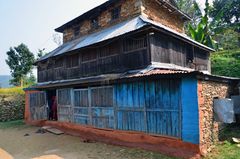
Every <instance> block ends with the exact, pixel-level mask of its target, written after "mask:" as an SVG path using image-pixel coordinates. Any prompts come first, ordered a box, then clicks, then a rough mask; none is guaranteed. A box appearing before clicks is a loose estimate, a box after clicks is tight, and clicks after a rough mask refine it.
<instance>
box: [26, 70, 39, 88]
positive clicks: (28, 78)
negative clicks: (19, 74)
mask: <svg viewBox="0 0 240 159" xmlns="http://www.w3.org/2000/svg"><path fill="white" fill-rule="evenodd" d="M36 81H37V79H36V77H35V76H34V75H33V73H32V72H30V73H29V76H26V77H25V78H24V85H25V86H32V85H34V84H36Z"/></svg>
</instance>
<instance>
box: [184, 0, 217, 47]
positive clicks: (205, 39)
mask: <svg viewBox="0 0 240 159" xmlns="http://www.w3.org/2000/svg"><path fill="white" fill-rule="evenodd" d="M198 8H199V7H198ZM209 10H210V6H209V3H208V0H206V3H205V9H204V11H205V14H204V15H202V16H201V18H200V21H199V23H198V24H197V25H195V26H194V25H193V24H191V23H190V24H189V25H188V31H189V33H190V36H191V37H192V39H194V40H196V41H198V42H200V43H202V44H204V45H206V46H208V47H211V48H215V46H216V45H215V43H216V42H215V41H214V40H213V38H212V35H213V33H212V30H211V23H210V20H209Z"/></svg>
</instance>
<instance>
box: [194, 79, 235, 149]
mask: <svg viewBox="0 0 240 159" xmlns="http://www.w3.org/2000/svg"><path fill="white" fill-rule="evenodd" d="M230 91H231V90H230V88H229V85H228V84H226V83H219V82H212V81H200V82H199V84H198V99H199V101H198V104H199V122H200V145H201V150H202V151H203V154H206V153H207V152H209V151H211V149H212V146H213V145H214V143H216V142H217V141H218V139H219V130H220V129H219V128H220V123H218V122H215V121H214V114H213V113H214V112H213V100H214V98H227V97H228V96H229V92H230Z"/></svg>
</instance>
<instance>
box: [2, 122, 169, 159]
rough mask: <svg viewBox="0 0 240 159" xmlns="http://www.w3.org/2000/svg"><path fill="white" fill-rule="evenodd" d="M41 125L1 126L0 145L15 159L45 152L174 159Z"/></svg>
mask: <svg viewBox="0 0 240 159" xmlns="http://www.w3.org/2000/svg"><path fill="white" fill-rule="evenodd" d="M38 129H39V128H38V127H30V126H25V125H24V126H21V127H18V128H8V129H0V149H2V150H4V151H6V152H8V153H9V154H10V155H11V156H12V157H13V158H14V159H32V158H39V157H40V156H45V155H52V156H48V157H47V158H51V157H52V158H54V159H57V158H59V159H61V158H64V159H159V158H161V159H171V158H170V157H166V156H163V155H161V154H157V153H153V152H149V151H143V150H137V149H129V148H125V147H118V146H111V145H106V144H103V143H84V142H82V141H81V139H80V138H78V137H73V136H69V135H60V136H57V135H54V134H51V133H44V134H41V133H36V131H37V130H38ZM0 158H1V157H0ZM43 158H44V157H43ZM1 159H2V158H1Z"/></svg>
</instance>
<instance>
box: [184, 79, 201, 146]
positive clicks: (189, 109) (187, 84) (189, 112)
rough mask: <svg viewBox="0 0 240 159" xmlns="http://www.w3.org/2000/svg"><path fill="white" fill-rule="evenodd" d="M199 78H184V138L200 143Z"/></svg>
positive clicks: (187, 140)
mask: <svg viewBox="0 0 240 159" xmlns="http://www.w3.org/2000/svg"><path fill="white" fill-rule="evenodd" d="M197 92H198V90H197V79H195V78H184V79H183V80H182V140H183V141H186V142H191V143H194V144H199V112H198V95H197Z"/></svg>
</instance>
